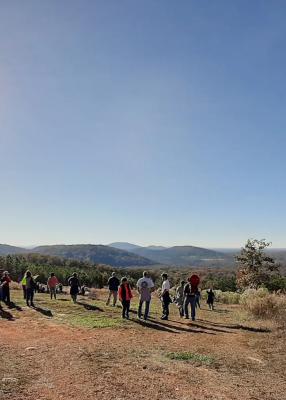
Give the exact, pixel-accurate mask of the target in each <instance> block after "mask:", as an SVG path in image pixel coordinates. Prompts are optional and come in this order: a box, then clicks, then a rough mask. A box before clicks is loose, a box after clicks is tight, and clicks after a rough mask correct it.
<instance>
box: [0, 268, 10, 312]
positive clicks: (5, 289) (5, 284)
mask: <svg viewBox="0 0 286 400" xmlns="http://www.w3.org/2000/svg"><path fill="white" fill-rule="evenodd" d="M10 282H11V278H10V276H9V272H8V271H4V272H3V274H2V278H1V280H0V286H1V293H2V296H1V297H2V299H1V300H3V301H4V302H5V303H6V304H7V306H10V287H9V284H10Z"/></svg>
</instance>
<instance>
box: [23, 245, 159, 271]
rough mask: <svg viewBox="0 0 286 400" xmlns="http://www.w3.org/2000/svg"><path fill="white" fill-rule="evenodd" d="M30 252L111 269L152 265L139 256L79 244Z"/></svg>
mask: <svg viewBox="0 0 286 400" xmlns="http://www.w3.org/2000/svg"><path fill="white" fill-rule="evenodd" d="M30 252H33V253H40V254H47V255H50V256H58V257H64V258H70V259H74V260H81V261H90V262H92V263H96V264H106V265H111V266H113V267H135V266H137V267H145V266H150V265H153V264H154V261H152V260H149V259H148V258H145V257H142V256H140V255H137V254H134V253H130V252H128V251H124V250H120V249H115V248H114V247H109V246H103V245H92V244H79V245H53V246H39V247H35V248H34V249H32V250H30Z"/></svg>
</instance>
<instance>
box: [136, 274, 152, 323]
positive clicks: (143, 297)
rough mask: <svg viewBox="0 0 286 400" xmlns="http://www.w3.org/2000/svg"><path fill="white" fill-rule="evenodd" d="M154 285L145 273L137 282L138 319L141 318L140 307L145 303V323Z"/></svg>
mask: <svg viewBox="0 0 286 400" xmlns="http://www.w3.org/2000/svg"><path fill="white" fill-rule="evenodd" d="M154 287H155V285H154V283H153V280H152V278H151V277H150V276H149V274H148V272H147V271H144V272H143V277H142V278H140V279H138V281H137V290H138V292H139V306H138V313H137V315H138V318H142V307H143V303H145V310H144V320H145V321H146V320H147V318H148V315H149V309H150V302H151V293H152V291H153V290H154Z"/></svg>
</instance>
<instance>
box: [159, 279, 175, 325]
mask: <svg viewBox="0 0 286 400" xmlns="http://www.w3.org/2000/svg"><path fill="white" fill-rule="evenodd" d="M161 277H162V281H163V282H162V290H161V300H162V309H163V315H162V317H161V319H163V320H168V318H169V305H170V303H172V300H171V298H170V289H171V286H170V282H169V279H168V274H166V273H163V274H162V275H161Z"/></svg>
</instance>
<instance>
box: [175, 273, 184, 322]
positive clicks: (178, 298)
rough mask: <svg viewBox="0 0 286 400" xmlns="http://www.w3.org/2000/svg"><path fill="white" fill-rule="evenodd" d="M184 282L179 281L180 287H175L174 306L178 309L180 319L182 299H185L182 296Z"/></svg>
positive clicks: (182, 308) (182, 307)
mask: <svg viewBox="0 0 286 400" xmlns="http://www.w3.org/2000/svg"><path fill="white" fill-rule="evenodd" d="M185 284H186V282H185V281H181V285H180V286H178V287H177V290H176V304H177V306H178V308H179V313H180V317H181V318H182V317H183V316H184V299H185V294H184V287H185Z"/></svg>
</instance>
